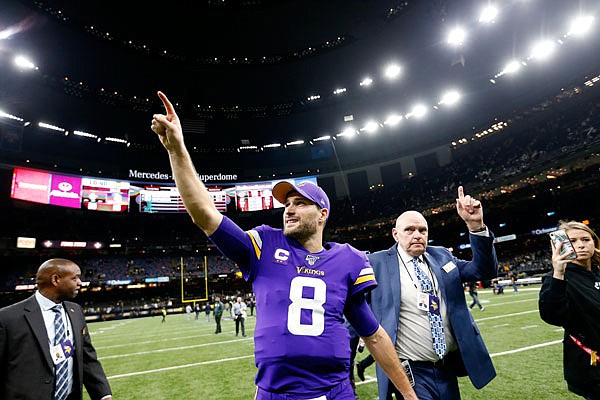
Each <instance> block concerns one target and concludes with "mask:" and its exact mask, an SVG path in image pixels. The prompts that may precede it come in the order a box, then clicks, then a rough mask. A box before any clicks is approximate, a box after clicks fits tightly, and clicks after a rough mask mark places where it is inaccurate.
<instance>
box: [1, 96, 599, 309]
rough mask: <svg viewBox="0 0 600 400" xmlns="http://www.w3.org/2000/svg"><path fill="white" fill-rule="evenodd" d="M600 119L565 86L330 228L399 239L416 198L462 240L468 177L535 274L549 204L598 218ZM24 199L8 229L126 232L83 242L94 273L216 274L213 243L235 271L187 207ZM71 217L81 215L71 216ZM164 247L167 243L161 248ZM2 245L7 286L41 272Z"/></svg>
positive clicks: (348, 234) (504, 250)
mask: <svg viewBox="0 0 600 400" xmlns="http://www.w3.org/2000/svg"><path fill="white" fill-rule="evenodd" d="M575 97H577V96H575ZM569 104H570V105H569ZM598 127H600V102H598V101H596V100H593V99H592V100H590V99H587V98H581V99H571V98H566V97H565V98H556V99H554V100H553V101H551V102H546V103H543V104H541V105H538V106H536V107H534V108H532V109H531V110H528V111H526V112H522V113H521V114H519V115H516V116H514V117H513V118H512V119H511V120H509V121H508V126H507V127H506V128H505V129H503V130H501V131H498V132H493V133H491V134H489V135H488V136H485V137H483V138H481V139H477V140H469V141H468V143H466V144H461V145H457V146H456V147H455V148H454V149H453V151H452V161H451V162H450V163H449V164H447V165H444V166H441V167H438V168H434V169H430V170H428V171H427V173H423V174H416V175H414V176H412V177H406V178H405V179H402V180H401V181H400V182H399V183H397V184H394V185H387V186H385V187H383V188H379V189H377V190H373V191H371V192H369V193H367V194H366V195H364V196H359V197H353V198H352V202H350V200H349V199H348V198H345V199H342V200H338V201H334V202H333V208H334V210H335V211H334V212H333V213H332V218H331V221H328V224H329V225H330V226H329V227H328V228H329V229H328V230H326V240H335V241H340V242H349V243H351V244H353V245H354V246H355V247H357V248H359V249H362V250H367V251H374V250H380V249H382V248H387V247H389V246H390V245H391V240H392V239H391V236H390V233H391V228H392V226H393V223H394V221H395V218H396V217H397V215H398V214H399V213H400V212H401V211H403V210H406V209H416V210H421V211H423V212H424V213H425V214H426V215H428V220H429V221H430V238H432V239H433V240H434V244H441V245H446V246H457V244H458V243H460V240H461V239H460V237H459V233H461V232H462V231H464V227H462V226H461V225H460V224H459V221H458V219H457V218H456V215H455V214H456V213H455V211H454V199H455V196H456V188H457V186H458V185H463V186H464V187H465V190H466V192H468V193H470V194H473V195H474V196H476V197H479V198H482V199H483V200H484V201H485V202H486V213H487V214H488V215H486V221H491V222H492V223H494V224H495V226H492V227H491V228H492V230H493V231H494V232H495V233H496V235H497V236H498V235H501V234H509V233H515V234H517V237H518V240H517V241H515V243H514V244H509V243H506V244H505V243H501V244H499V245H498V250H499V259H500V262H501V270H500V273H501V274H502V273H507V272H508V271H510V272H513V273H517V274H528V275H532V274H537V273H541V272H544V271H547V270H549V268H550V263H549V260H548V256H549V252H548V241H547V240H545V239H546V238H545V236H544V235H541V236H540V237H535V236H533V235H531V233H530V232H531V231H532V230H534V229H537V228H543V227H547V226H551V225H553V224H554V225H555V224H556V222H557V221H556V218H555V217H551V218H549V216H548V214H547V213H546V211H551V210H553V211H555V212H556V213H557V214H559V215H564V216H568V218H574V219H584V218H586V219H590V220H591V223H592V225H598V223H597V222H596V221H594V220H597V219H598V218H599V214H600V210H599V208H598V206H597V205H596V204H597V199H596V198H597V195H596V192H597V184H598V179H599V176H600V173H599V168H598V166H599V165H600V160H599V159H598V157H599V154H600V134H599V132H600V131H599V129H598ZM573 204H585V205H586V207H585V208H584V207H577V206H575V207H573V206H572V205H573ZM13 208H14V210H13V211H14V212H12V213H11V215H6V216H3V220H2V222H3V223H2V224H0V237H1V236H7V235H9V234H14V232H9V229H11V227H12V229H13V230H14V229H15V227H18V228H19V236H30V237H40V236H41V234H40V232H44V233H45V234H46V235H48V236H47V237H48V238H53V236H52V235H55V236H58V235H60V236H62V237H89V238H90V240H96V239H92V238H97V236H98V232H103V233H102V235H103V236H104V238H105V240H106V243H111V242H113V241H118V242H124V243H126V246H125V250H123V251H122V253H121V254H119V253H116V254H110V253H108V252H105V253H103V254H102V255H100V256H91V255H87V254H85V251H83V252H82V251H80V252H78V253H73V257H72V258H74V259H76V260H77V261H78V262H79V264H80V265H81V267H82V269H83V274H84V275H83V278H84V280H86V281H89V282H92V283H94V284H96V285H99V286H101V285H103V284H105V283H106V282H107V281H109V280H128V279H131V280H133V281H134V282H143V280H144V279H146V278H154V277H162V276H166V277H169V279H171V280H175V279H179V278H180V277H181V270H180V265H181V264H182V263H183V265H184V275H185V276H184V278H200V277H203V276H204V257H205V255H206V258H207V262H206V265H207V270H208V275H209V276H214V275H220V274H226V275H231V274H234V273H235V271H236V270H237V269H236V266H235V264H233V263H232V262H231V261H230V260H228V259H227V258H225V257H223V256H221V255H220V254H218V251H217V250H216V249H214V248H211V246H210V244H209V242H208V241H207V240H206V238H205V236H204V235H203V234H202V233H201V232H199V230H198V228H197V227H196V226H195V225H194V224H193V223H192V222H191V221H190V219H189V217H188V216H187V215H182V214H144V215H140V214H137V215H136V214H129V215H119V214H112V213H98V212H87V211H86V210H69V209H62V208H58V207H52V206H41V205H39V204H31V203H20V206H19V207H13ZM40 208H42V209H43V211H39V210H40ZM534 211H535V212H534ZM561 211H562V212H561ZM280 212H281V211H280V210H275V211H273V210H267V211H265V212H257V213H255V214H254V215H255V217H254V216H253V215H252V214H253V213H245V214H244V215H234V216H233V218H234V219H236V218H237V217H240V218H241V220H242V223H241V225H242V227H243V228H246V229H247V228H251V227H252V226H256V225H259V224H261V223H267V224H271V225H273V226H279V225H280V224H281V215H280ZM32 216H33V217H32ZM65 220H69V223H64V221H65ZM22 221H28V222H27V223H26V224H23V223H22ZM349 221H352V222H351V223H349ZM238 222H239V221H238ZM501 222H502V223H505V224H506V225H507V226H508V228H506V230H503V229H504V228H502V229H501V228H498V226H500V223H501ZM437 226H440V227H441V226H444V227H445V229H440V230H439V231H441V232H440V234H446V235H447V234H448V232H450V233H454V234H455V235H454V236H452V237H451V236H438V231H437V230H436V227H437ZM156 227H160V229H156ZM449 227H452V229H448V228H449ZM442 232H443V233H442ZM523 238H525V239H523ZM540 238H541V239H540ZM127 244H129V248H132V249H134V248H135V249H139V248H145V249H148V250H144V251H139V250H136V251H131V252H130V253H129V254H123V253H126V252H127V249H128V246H127ZM152 248H153V249H155V251H150V249H152ZM457 252H458V251H457ZM190 254H191V255H190ZM1 255H2V256H3V257H4V259H5V267H4V274H3V279H2V282H3V284H4V285H3V286H4V290H12V289H13V288H14V286H15V285H16V284H27V283H32V276H33V275H34V274H35V270H36V269H37V266H38V265H39V264H40V262H39V258H35V257H22V256H20V254H16V255H14V254H12V255H10V254H8V253H7V252H6V251H5V253H4V254H1ZM43 256H45V255H43ZM65 256H66V255H65ZM467 257H468V255H467ZM0 289H2V285H0ZM164 297H165V296H159V297H157V298H163V299H164ZM163 302H164V300H161V301H157V300H156V301H152V300H149V301H144V302H140V303H139V304H137V305H135V306H132V307H134V308H135V307H137V308H139V309H144V308H145V307H150V308H152V307H154V306H155V305H156V306H157V307H160V306H161V305H163V304H162V303H163ZM115 307H116V306H115Z"/></svg>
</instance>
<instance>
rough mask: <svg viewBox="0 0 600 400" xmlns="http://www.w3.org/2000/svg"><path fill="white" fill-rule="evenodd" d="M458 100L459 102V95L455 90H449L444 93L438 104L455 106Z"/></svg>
mask: <svg viewBox="0 0 600 400" xmlns="http://www.w3.org/2000/svg"><path fill="white" fill-rule="evenodd" d="M458 100H460V94H459V93H458V92H457V91H456V90H450V91H448V92H446V93H444V95H443V96H442V99H441V100H440V102H439V103H438V104H446V105H449V106H451V105H453V104H456V103H457V102H458Z"/></svg>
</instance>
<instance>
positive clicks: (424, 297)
mask: <svg viewBox="0 0 600 400" xmlns="http://www.w3.org/2000/svg"><path fill="white" fill-rule="evenodd" d="M456 209H457V212H458V215H459V216H460V218H461V219H462V220H463V221H464V222H465V224H466V225H467V229H468V230H469V240H470V243H471V249H472V251H473V260H472V261H465V260H459V259H458V258H456V257H454V256H453V255H452V253H451V252H450V251H449V250H448V249H446V248H444V247H440V246H427V244H428V238H429V228H428V225H427V220H426V219H425V217H424V216H423V215H422V214H421V213H420V212H418V211H406V212H404V213H402V214H401V215H400V216H399V217H398V219H397V220H396V225H395V227H394V228H393V229H392V236H393V238H394V240H395V241H396V244H394V245H393V246H392V247H391V248H389V249H388V250H382V251H379V252H376V253H373V254H370V255H369V256H368V257H369V261H370V262H371V265H372V266H373V270H374V272H375V278H376V280H377V282H378V283H379V286H378V287H377V288H375V289H373V291H371V292H370V293H369V294H368V295H367V300H368V302H369V304H370V306H371V308H372V310H373V314H375V317H376V318H377V320H378V321H379V323H380V324H381V326H382V327H383V328H384V329H385V331H386V332H387V333H388V335H389V336H390V338H391V339H392V342H394V343H395V344H396V352H397V353H398V357H399V358H400V360H402V361H403V365H405V368H406V369H407V371H408V374H409V378H412V380H413V381H414V390H415V393H416V394H417V396H418V397H419V399H421V400H423V399H430V400H433V399H444V400H457V399H460V392H459V388H458V379H457V377H458V376H465V375H468V376H469V378H470V379H471V382H472V383H473V385H474V386H475V387H476V388H478V389H479V388H481V387H483V386H485V385H486V384H487V383H488V382H490V381H491V380H492V379H493V378H494V377H495V376H496V371H495V369H494V366H493V364H492V361H491V358H490V356H489V354H488V351H487V349H486V347H485V344H484V343H483V339H482V338H481V335H480V334H479V329H478V328H477V325H475V322H474V320H473V317H472V316H471V313H470V312H469V310H468V308H467V303H466V300H465V294H464V289H463V283H464V282H470V281H479V280H487V279H492V278H494V277H496V276H497V270H498V260H497V259H496V252H495V250H494V245H493V242H494V236H493V234H492V233H491V232H490V231H489V229H488V228H487V227H486V226H485V224H484V222H483V207H482V205H481V202H480V201H479V200H476V199H474V198H472V197H471V196H469V195H465V194H464V191H463V188H462V186H461V187H459V188H458V198H457V199H456ZM381 372H382V371H381V370H380V368H379V366H377V381H378V387H379V398H380V399H382V400H383V399H391V398H392V397H391V395H392V393H397V389H396V388H395V387H394V385H393V384H390V382H389V380H388V379H387V378H386V377H385V374H382V373H381ZM396 398H401V397H398V396H397V397H396Z"/></svg>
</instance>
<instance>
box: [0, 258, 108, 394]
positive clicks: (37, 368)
mask: <svg viewBox="0 0 600 400" xmlns="http://www.w3.org/2000/svg"><path fill="white" fill-rule="evenodd" d="M80 276H81V270H80V269H79V266H78V265H77V264H75V263H74V262H73V261H70V260H66V259H62V258H54V259H50V260H48V261H46V262H44V263H43V264H42V265H41V266H40V267H39V269H38V271H37V276H36V281H37V287H38V290H37V291H36V292H35V294H34V295H33V296H31V297H29V298H28V299H26V300H23V301H21V302H19V303H16V304H13V305H11V306H8V307H5V308H2V309H0V376H2V380H1V382H0V399H6V400H9V399H25V400H29V399H31V400H34V399H35V400H39V399H48V400H56V399H57V400H64V399H69V400H74V399H81V398H82V392H83V385H85V388H86V389H87V392H88V394H89V395H90V397H91V399H92V400H101V399H102V400H110V399H112V395H111V390H110V386H109V384H108V380H107V379H106V375H105V374H104V370H103V369H102V366H101V364H100V362H99V361H98V358H97V356H96V351H95V350H94V346H93V345H92V341H91V339H90V335H89V331H88V328H87V325H86V323H85V317H84V315H83V311H82V309H81V307H80V306H79V305H78V304H76V303H73V302H70V301H66V300H68V299H72V298H74V297H75V296H76V295H77V293H78V292H79V289H80V288H81V279H80ZM57 305H60V306H62V307H60V306H59V307H57ZM63 371H64V372H63ZM57 381H58V382H59V383H58V384H57Z"/></svg>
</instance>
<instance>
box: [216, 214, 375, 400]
mask: <svg viewBox="0 0 600 400" xmlns="http://www.w3.org/2000/svg"><path fill="white" fill-rule="evenodd" d="M240 232H243V231H242V230H241V229H240V228H239V227H238V226H237V225H235V224H234V223H233V222H232V221H231V220H229V219H228V218H226V217H224V218H223V222H222V223H221V225H220V226H219V228H218V229H217V231H216V232H215V233H214V234H213V235H212V236H211V237H210V239H211V240H212V241H213V243H215V244H216V245H217V246H218V247H219V249H220V250H221V252H222V253H223V254H225V255H226V256H228V257H230V258H231V259H232V260H233V261H235V262H236V263H237V264H238V266H239V268H240V270H241V271H242V273H243V276H244V279H246V280H247V281H249V282H251V283H252V287H253V290H254V294H255V296H256V309H257V316H256V328H255V332H254V343H255V350H254V352H255V361H256V366H257V367H258V373H257V375H256V385H257V386H258V387H260V388H261V389H264V390H267V391H270V392H276V393H281V392H286V393H297V394H299V395H307V396H309V397H310V395H312V394H319V393H320V392H322V391H323V389H326V388H328V387H332V385H335V384H338V383H341V382H343V381H345V380H347V379H348V373H349V368H350V336H349V332H348V329H347V328H346V327H345V326H344V316H343V315H344V307H345V304H346V301H347V299H348V298H349V297H351V296H354V295H357V294H361V293H364V292H365V291H367V290H371V289H373V288H374V287H375V286H377V283H376V281H375V277H374V275H373V270H372V268H371V266H370V264H369V262H368V260H367V257H366V255H365V254H364V253H363V252H360V251H358V250H357V249H355V248H353V247H352V246H350V245H348V244H338V243H327V244H325V249H324V250H322V251H321V252H319V253H310V252H309V251H307V250H306V249H305V248H304V247H302V246H301V245H300V244H298V242H296V241H295V240H293V239H290V238H287V237H286V236H285V235H284V234H283V231H282V230H281V229H274V228H271V227H269V226H266V225H261V226H259V227H257V228H254V229H252V230H250V231H247V232H245V233H243V235H242V234H241V233H240Z"/></svg>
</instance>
